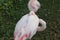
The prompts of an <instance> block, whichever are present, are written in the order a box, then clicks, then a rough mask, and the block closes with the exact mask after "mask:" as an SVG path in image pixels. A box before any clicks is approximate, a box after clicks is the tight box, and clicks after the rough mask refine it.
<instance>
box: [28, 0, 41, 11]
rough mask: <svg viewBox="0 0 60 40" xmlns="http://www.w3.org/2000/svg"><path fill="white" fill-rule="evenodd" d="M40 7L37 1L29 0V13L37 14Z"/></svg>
mask: <svg viewBox="0 0 60 40" xmlns="http://www.w3.org/2000/svg"><path fill="white" fill-rule="evenodd" d="M40 7H41V5H40V3H39V1H38V0H29V2H28V8H29V10H30V11H34V12H37V10H38V9H39V8H40Z"/></svg>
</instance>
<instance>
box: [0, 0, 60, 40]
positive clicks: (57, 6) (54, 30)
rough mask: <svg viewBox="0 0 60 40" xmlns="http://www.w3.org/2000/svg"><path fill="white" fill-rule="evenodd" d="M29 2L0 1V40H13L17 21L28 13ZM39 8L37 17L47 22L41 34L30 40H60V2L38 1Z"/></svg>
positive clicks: (54, 0)
mask: <svg viewBox="0 0 60 40" xmlns="http://www.w3.org/2000/svg"><path fill="white" fill-rule="evenodd" d="M28 1H29V0H0V40H13V32H14V28H15V25H16V23H17V21H18V20H19V19H20V18H21V17H22V16H23V15H25V14H27V13H29V10H28V7H27V3H28ZM38 1H39V2H40V3H41V8H40V9H39V10H38V12H37V15H38V17H39V18H42V19H43V20H45V21H46V22H47V28H46V30H44V31H43V32H37V34H36V35H35V36H34V37H33V38H32V40H60V0H38Z"/></svg>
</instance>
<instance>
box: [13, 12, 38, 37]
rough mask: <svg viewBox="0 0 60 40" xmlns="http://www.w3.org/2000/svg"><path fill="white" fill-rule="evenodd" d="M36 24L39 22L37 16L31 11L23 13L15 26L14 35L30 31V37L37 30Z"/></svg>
mask: <svg viewBox="0 0 60 40" xmlns="http://www.w3.org/2000/svg"><path fill="white" fill-rule="evenodd" d="M32 14H33V15H32ZM38 24H39V18H38V17H37V15H35V13H34V12H33V11H31V12H30V13H29V14H26V15H24V16H23V17H22V18H21V19H20V20H19V21H18V23H17V24H16V27H15V31H14V36H15V35H18V34H19V33H22V34H29V33H31V34H30V37H29V38H32V37H33V35H34V34H35V33H36V32H37V27H38ZM22 29H23V30H22ZM16 33H17V34H16ZM16 37H17V36H16Z"/></svg>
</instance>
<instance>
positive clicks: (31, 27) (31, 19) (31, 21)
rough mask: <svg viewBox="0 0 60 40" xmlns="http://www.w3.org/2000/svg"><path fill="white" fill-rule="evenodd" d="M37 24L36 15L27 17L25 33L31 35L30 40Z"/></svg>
mask: <svg viewBox="0 0 60 40" xmlns="http://www.w3.org/2000/svg"><path fill="white" fill-rule="evenodd" d="M38 24H39V18H38V17H37V16H36V15H31V16H29V20H28V24H27V26H26V31H27V33H31V35H30V37H29V38H30V39H31V38H32V37H33V36H34V35H35V34H36V32H37V27H38Z"/></svg>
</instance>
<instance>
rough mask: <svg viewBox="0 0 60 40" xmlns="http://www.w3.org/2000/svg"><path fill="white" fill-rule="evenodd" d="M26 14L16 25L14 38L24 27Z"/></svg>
mask: <svg viewBox="0 0 60 40" xmlns="http://www.w3.org/2000/svg"><path fill="white" fill-rule="evenodd" d="M27 17H28V14H26V15H24V16H23V17H22V18H21V19H20V20H19V21H18V22H17V24H16V27H15V31H14V36H15V35H16V34H17V33H18V32H20V31H21V29H22V28H23V27H25V26H26V23H27Z"/></svg>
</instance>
